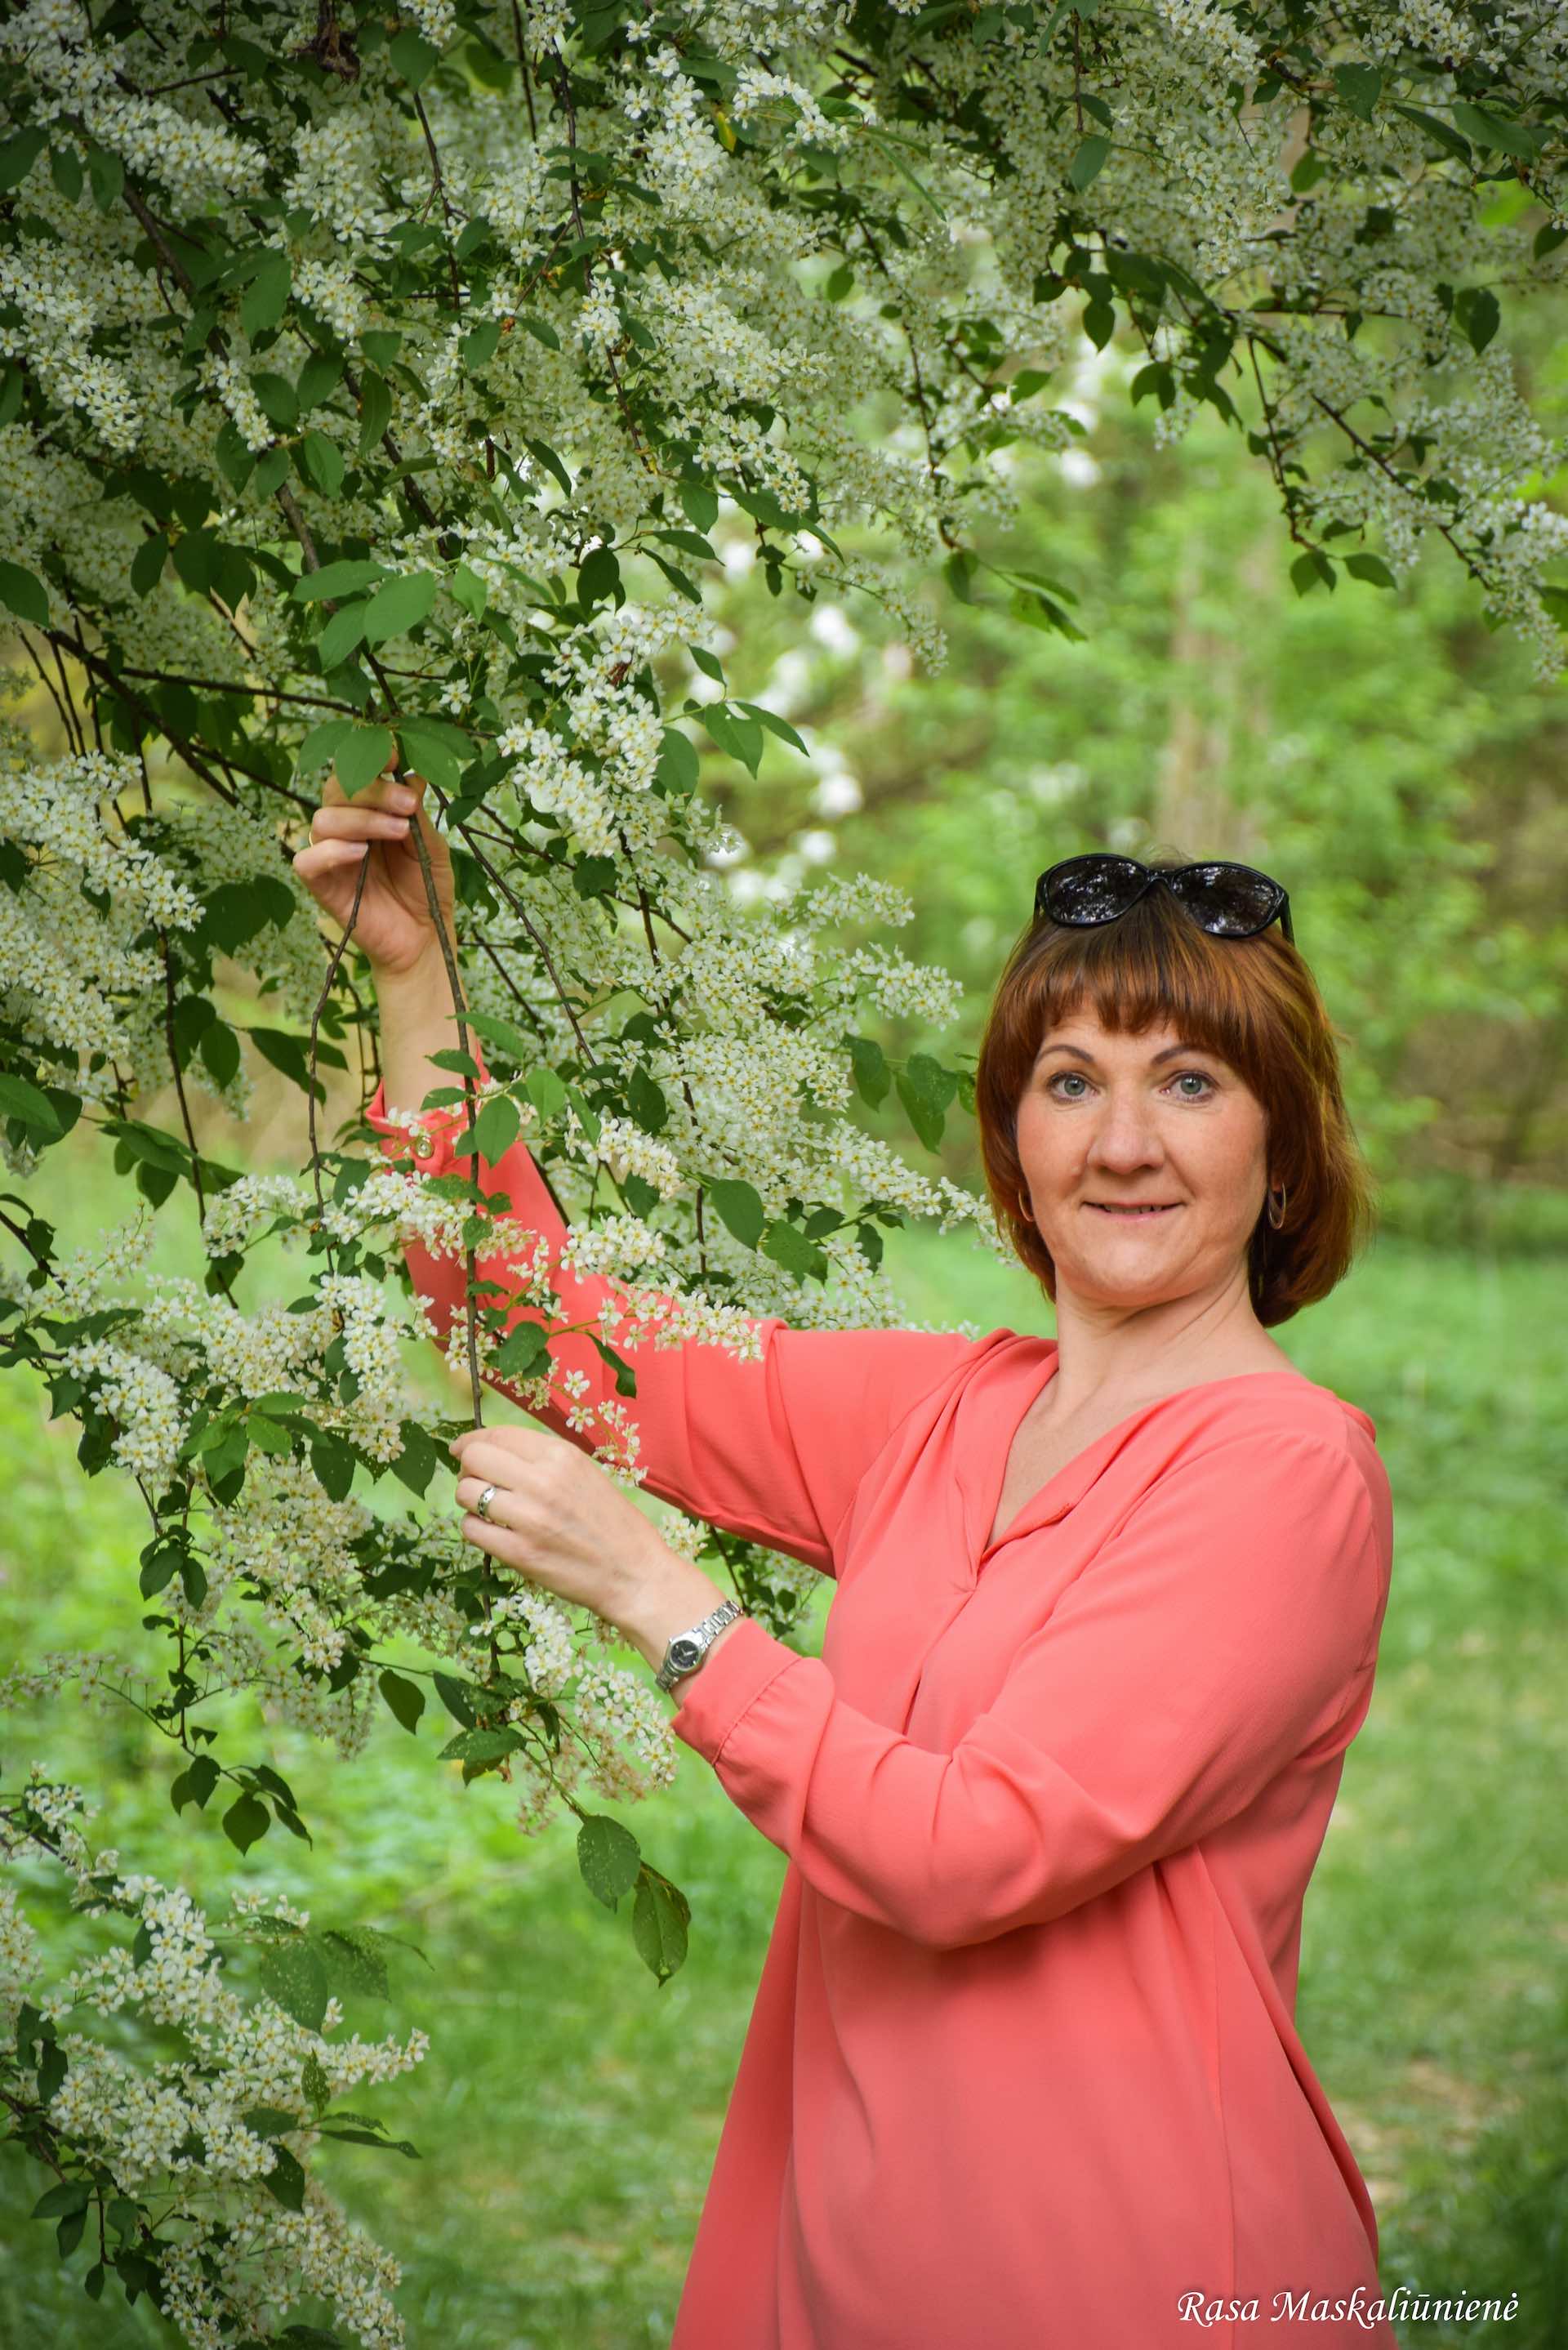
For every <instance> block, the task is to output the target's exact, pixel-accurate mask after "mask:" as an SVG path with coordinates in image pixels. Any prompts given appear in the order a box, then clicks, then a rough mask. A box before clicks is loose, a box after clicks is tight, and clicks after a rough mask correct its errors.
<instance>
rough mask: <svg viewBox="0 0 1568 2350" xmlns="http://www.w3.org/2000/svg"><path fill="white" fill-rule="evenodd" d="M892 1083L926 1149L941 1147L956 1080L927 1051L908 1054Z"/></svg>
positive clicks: (956, 1087) (955, 1091)
mask: <svg viewBox="0 0 1568 2350" xmlns="http://www.w3.org/2000/svg"><path fill="white" fill-rule="evenodd" d="M894 1082H895V1084H896V1085H897V1087H898V1099H899V1100H900V1101H901V1102H902V1103H903V1105H904V1108H905V1110H906V1111H907V1112H908V1115H909V1123H910V1125H911V1126H912V1127H913V1128H914V1129H915V1132H916V1133H917V1134H918V1135H919V1139H920V1140H921V1141H922V1142H923V1143H924V1144H925V1146H926V1149H928V1150H937V1149H940V1147H941V1139H942V1128H943V1126H944V1125H945V1123H946V1117H947V1108H948V1104H949V1103H950V1101H951V1100H952V1097H953V1096H954V1094H955V1093H957V1091H958V1079H957V1078H956V1077H955V1076H954V1075H953V1073H952V1071H951V1070H950V1069H944V1068H943V1067H942V1066H941V1064H940V1062H939V1061H934V1060H933V1059H932V1058H931V1056H930V1055H929V1053H911V1054H910V1055H909V1059H908V1060H907V1061H906V1063H905V1064H904V1066H903V1068H902V1069H901V1070H900V1071H899V1072H898V1076H897V1078H896V1079H895V1081H894Z"/></svg>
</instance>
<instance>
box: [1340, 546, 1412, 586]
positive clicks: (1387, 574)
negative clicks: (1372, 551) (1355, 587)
mask: <svg viewBox="0 0 1568 2350" xmlns="http://www.w3.org/2000/svg"><path fill="white" fill-rule="evenodd" d="M1345 569H1346V570H1347V571H1348V572H1349V574H1350V576H1351V577H1352V578H1353V579H1370V580H1371V582H1372V584H1373V586H1374V587H1397V586H1398V584H1399V583H1398V581H1397V579H1396V578H1395V577H1394V574H1393V573H1392V571H1390V570H1389V568H1388V566H1387V565H1386V563H1385V562H1384V560H1383V557H1382V556H1380V555H1366V554H1362V555H1347V556H1345Z"/></svg>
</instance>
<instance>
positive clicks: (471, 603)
mask: <svg viewBox="0 0 1568 2350" xmlns="http://www.w3.org/2000/svg"><path fill="white" fill-rule="evenodd" d="M452 595H453V597H454V598H455V599H456V601H457V602H458V603H460V604H461V605H462V608H463V610H464V611H465V612H469V613H472V616H473V618H474V619H476V620H478V619H483V614H484V607H485V605H486V604H487V603H488V601H489V599H490V590H489V588H488V587H486V586H485V584H484V581H483V579H482V578H481V577H480V576H479V574H478V572H477V571H471V570H470V569H469V567H468V565H467V564H466V563H460V564H459V565H458V567H457V569H456V570H455V571H454V572H453V573H452Z"/></svg>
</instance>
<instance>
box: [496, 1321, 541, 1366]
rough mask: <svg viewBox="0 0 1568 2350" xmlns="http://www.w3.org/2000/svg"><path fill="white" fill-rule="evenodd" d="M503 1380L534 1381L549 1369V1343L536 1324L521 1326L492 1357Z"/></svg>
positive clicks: (507, 1337)
mask: <svg viewBox="0 0 1568 2350" xmlns="http://www.w3.org/2000/svg"><path fill="white" fill-rule="evenodd" d="M491 1362H492V1366H493V1368H494V1369H496V1370H498V1371H499V1372H500V1374H501V1376H502V1378H504V1379H533V1378H538V1377H539V1376H540V1374H541V1373H542V1372H544V1371H545V1370H546V1369H548V1367H549V1362H550V1341H549V1339H548V1338H547V1337H546V1336H545V1332H544V1331H543V1330H542V1329H541V1328H540V1327H539V1325H538V1324H537V1322H520V1323H519V1324H518V1325H517V1327H516V1329H515V1330H513V1331H511V1332H510V1333H509V1334H508V1335H507V1336H506V1337H505V1338H504V1339H503V1341H502V1343H501V1345H500V1346H499V1347H497V1348H496V1350H495V1352H494V1354H493V1356H492V1357H491Z"/></svg>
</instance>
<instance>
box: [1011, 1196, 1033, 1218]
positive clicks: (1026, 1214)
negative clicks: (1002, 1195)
mask: <svg viewBox="0 0 1568 2350" xmlns="http://www.w3.org/2000/svg"><path fill="white" fill-rule="evenodd" d="M1013 1196H1014V1197H1015V1199H1016V1200H1017V1201H1018V1213H1019V1217H1020V1219H1021V1220H1022V1222H1024V1223H1026V1224H1032V1223H1033V1222H1034V1219H1033V1216H1032V1215H1031V1214H1030V1212H1029V1211H1028V1209H1027V1208H1026V1207H1025V1206H1024V1204H1023V1192H1022V1191H1018V1192H1015V1193H1014V1195H1013Z"/></svg>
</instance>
